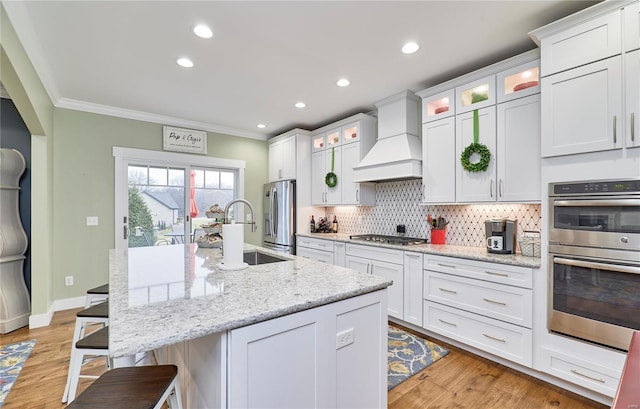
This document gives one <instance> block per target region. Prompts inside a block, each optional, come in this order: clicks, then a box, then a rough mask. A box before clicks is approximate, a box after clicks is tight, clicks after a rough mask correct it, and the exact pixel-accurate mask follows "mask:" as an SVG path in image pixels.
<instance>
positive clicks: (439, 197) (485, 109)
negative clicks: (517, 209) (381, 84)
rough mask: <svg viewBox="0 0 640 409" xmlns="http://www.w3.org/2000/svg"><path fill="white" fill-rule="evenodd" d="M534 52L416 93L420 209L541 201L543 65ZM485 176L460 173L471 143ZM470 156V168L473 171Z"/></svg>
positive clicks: (474, 156)
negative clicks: (479, 148)
mask: <svg viewBox="0 0 640 409" xmlns="http://www.w3.org/2000/svg"><path fill="white" fill-rule="evenodd" d="M537 57H538V51H537V50H534V51H531V52H528V53H525V54H522V55H519V56H516V57H514V58H511V59H509V60H506V61H503V62H500V63H497V64H494V65H492V66H489V67H486V68H484V69H481V70H478V71H476V72H473V73H471V74H467V75H465V76H463V77H460V78H457V79H454V80H451V81H448V82H446V83H444V84H440V85H439V86H436V87H432V88H430V89H427V90H425V91H421V92H419V93H417V94H418V95H419V96H421V97H422V107H423V108H422V109H423V116H422V119H423V125H422V139H423V140H422V166H423V169H422V182H423V186H422V189H423V195H422V201H421V202H422V203H423V204H438V203H482V202H496V201H503V202H539V201H540V197H541V196H540V60H539V59H538V58H537ZM476 110H477V112H478V143H480V144H483V145H485V146H486V147H487V148H488V149H489V151H490V153H491V158H490V160H489V165H488V167H487V169H486V170H485V171H480V172H470V171H467V170H465V169H464V168H463V167H462V163H461V155H462V152H463V151H464V150H465V148H466V147H468V146H469V145H470V144H472V143H473V142H474V119H473V118H474V111H476ZM478 160H479V155H478V154H477V153H474V154H472V155H471V157H470V162H472V163H476V162H477V161H478Z"/></svg>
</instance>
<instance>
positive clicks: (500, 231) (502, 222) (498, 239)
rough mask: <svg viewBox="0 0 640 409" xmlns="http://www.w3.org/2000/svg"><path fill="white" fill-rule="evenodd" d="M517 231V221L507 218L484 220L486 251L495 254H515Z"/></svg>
mask: <svg viewBox="0 0 640 409" xmlns="http://www.w3.org/2000/svg"><path fill="white" fill-rule="evenodd" d="M517 229H518V221H517V220H511V219H507V218H501V219H489V220H485V222H484V230H485V232H486V235H487V251H488V252H489V253H497V254H514V253H515V252H516V233H517Z"/></svg>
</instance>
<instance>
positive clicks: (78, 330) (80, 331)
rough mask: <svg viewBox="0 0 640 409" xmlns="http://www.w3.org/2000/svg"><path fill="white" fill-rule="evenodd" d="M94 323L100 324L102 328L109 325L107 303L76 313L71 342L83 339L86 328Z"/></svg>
mask: <svg viewBox="0 0 640 409" xmlns="http://www.w3.org/2000/svg"><path fill="white" fill-rule="evenodd" d="M94 323H99V324H102V326H103V327H106V326H107V325H109V301H105V302H103V303H100V304H96V305H94V306H93V307H89V308H87V309H84V310H81V311H78V312H77V313H76V327H75V329H74V330H73V339H72V340H71V342H72V343H76V342H78V341H79V340H80V338H83V337H84V334H85V329H86V328H87V326H89V324H94Z"/></svg>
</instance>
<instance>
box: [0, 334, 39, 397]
mask: <svg viewBox="0 0 640 409" xmlns="http://www.w3.org/2000/svg"><path fill="white" fill-rule="evenodd" d="M35 345H36V340H35V339H30V340H29V341H22V342H16V343H14V344H7V345H2V346H0V407H2V405H4V401H5V399H6V398H7V395H8V394H9V391H10V390H11V387H12V386H13V384H14V383H15V382H16V379H18V374H20V370H22V366H23V365H24V363H25V362H26V361H27V358H28V357H29V354H30V353H31V350H32V349H33V347H34V346H35Z"/></svg>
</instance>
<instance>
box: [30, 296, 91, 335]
mask: <svg viewBox="0 0 640 409" xmlns="http://www.w3.org/2000/svg"><path fill="white" fill-rule="evenodd" d="M86 301H87V297H86V296H84V295H83V296H80V297H74V298H65V299H62V300H56V301H54V302H53V304H52V305H51V307H49V310H48V311H47V312H46V313H44V314H38V315H31V316H30V317H29V328H41V327H48V326H49V324H51V319H52V318H53V313H54V312H56V311H64V310H70V309H73V308H80V307H84V305H85V303H86Z"/></svg>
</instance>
